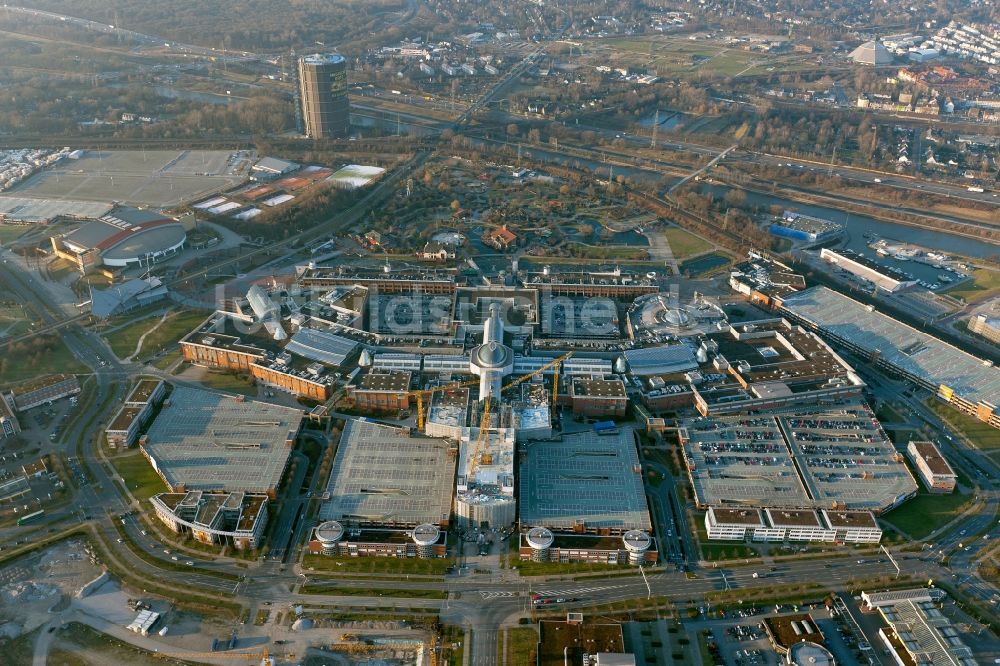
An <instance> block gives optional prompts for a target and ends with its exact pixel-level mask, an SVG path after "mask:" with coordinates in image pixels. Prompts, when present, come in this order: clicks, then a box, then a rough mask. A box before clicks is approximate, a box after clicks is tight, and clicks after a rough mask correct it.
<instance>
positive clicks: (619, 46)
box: [593, 37, 809, 76]
mask: <svg viewBox="0 0 1000 666" xmlns="http://www.w3.org/2000/svg"><path fill="white" fill-rule="evenodd" d="M593 44H595V45H596V46H597V48H598V49H600V50H601V51H603V52H604V54H605V56H606V57H607V55H610V56H611V58H612V59H613V60H616V61H617V60H621V61H623V62H626V63H629V64H632V65H636V66H640V65H641V66H643V67H647V68H649V69H650V70H651V71H655V72H656V73H657V74H659V75H661V76H667V75H673V76H676V75H681V74H684V73H691V74H695V73H697V74H709V75H716V76H741V75H744V74H762V73H764V72H769V71H775V72H779V71H794V70H801V69H804V68H807V67H808V66H809V63H808V62H806V61H807V60H809V58H808V57H803V56H801V55H797V56H775V55H768V54H764V53H754V52H751V51H744V50H743V49H741V48H740V47H739V46H728V45H725V44H719V43H713V42H708V41H702V40H699V41H692V40H690V39H687V38H675V37H652V38H650V37H642V38H629V37H626V38H620V37H617V38H611V39H605V40H597V41H595V42H593ZM609 52H610V53H609Z"/></svg>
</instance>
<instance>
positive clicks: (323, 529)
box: [316, 520, 344, 555]
mask: <svg viewBox="0 0 1000 666" xmlns="http://www.w3.org/2000/svg"><path fill="white" fill-rule="evenodd" d="M343 537H344V526H343V525H341V524H340V523H338V522H337V521H336V520H328V521H326V522H325V523H320V525H319V526H318V527H317V528H316V540H317V541H319V543H320V545H321V546H323V554H324V555H336V554H337V544H338V543H340V540H341V539H342V538H343Z"/></svg>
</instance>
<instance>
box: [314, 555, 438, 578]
mask: <svg viewBox="0 0 1000 666" xmlns="http://www.w3.org/2000/svg"><path fill="white" fill-rule="evenodd" d="M453 564H455V560H453V559H452V558H450V557H447V558H446V557H442V558H435V559H432V560H419V559H410V558H407V559H399V558H395V557H328V556H326V555H306V556H305V558H304V559H303V560H302V568H303V569H304V570H306V571H309V570H312V569H315V570H316V571H317V572H319V571H330V572H343V573H347V572H351V573H377V574H414V575H420V574H425V575H434V576H443V575H444V574H445V571H446V570H447V569H448V567H450V566H451V565H453Z"/></svg>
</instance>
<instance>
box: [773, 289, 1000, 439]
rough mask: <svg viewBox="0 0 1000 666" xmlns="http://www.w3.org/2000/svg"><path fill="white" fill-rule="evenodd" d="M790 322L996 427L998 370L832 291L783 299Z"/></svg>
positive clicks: (808, 291) (999, 393)
mask: <svg viewBox="0 0 1000 666" xmlns="http://www.w3.org/2000/svg"><path fill="white" fill-rule="evenodd" d="M781 309H782V311H783V312H785V313H786V314H788V315H789V316H790V317H791V318H792V319H795V320H796V321H799V322H801V323H803V324H805V325H806V326H809V327H811V328H813V329H815V330H817V331H818V332H820V333H821V334H823V335H826V336H828V337H830V338H831V339H833V340H834V341H836V342H839V343H841V344H843V345H845V346H846V347H848V348H851V349H852V350H854V351H856V352H858V353H860V354H863V355H865V356H866V357H867V358H869V359H871V361H872V362H873V363H876V364H879V365H884V366H887V367H889V368H891V369H892V370H893V371H895V372H898V373H899V374H902V375H903V376H905V377H907V378H908V379H910V380H911V381H913V382H915V383H917V384H919V385H921V386H923V387H925V388H927V389H929V390H931V391H934V392H935V393H936V394H937V395H938V396H939V397H940V398H942V399H943V400H946V401H948V402H950V403H952V404H953V405H954V406H955V407H956V408H958V409H960V410H961V411H963V412H966V413H967V414H969V415H971V416H974V417H976V418H979V419H980V420H982V421H986V422H988V423H990V425H993V426H994V427H998V428H1000V414H998V413H997V408H996V406H997V403H998V401H1000V369H998V368H996V367H993V365H992V363H989V362H988V361H984V360H982V359H980V358H977V357H975V356H973V355H972V354H969V353H967V352H964V351H962V350H961V349H958V348H957V347H953V346H952V345H949V344H947V343H946V342H943V341H942V340H939V339H938V338H935V337H933V336H931V335H928V334H926V333H923V332H921V331H918V330H916V329H915V328H912V327H910V326H907V325H906V324H904V323H902V322H899V321H897V320H895V319H893V318H892V317H890V316H888V315H884V314H882V313H881V312H879V311H878V310H875V309H874V308H871V307H869V306H867V305H865V304H864V303H859V302H858V301H855V300H854V299H852V298H848V297H847V296H844V295H843V294H840V293H838V292H836V291H833V290H832V289H828V288H826V287H812V288H811V289H806V290H805V291H800V292H798V293H796V294H790V295H788V296H785V297H783V298H782V300H781Z"/></svg>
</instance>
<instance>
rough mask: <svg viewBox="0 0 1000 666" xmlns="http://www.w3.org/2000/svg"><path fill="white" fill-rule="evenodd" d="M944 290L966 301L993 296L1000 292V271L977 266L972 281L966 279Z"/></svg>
mask: <svg viewBox="0 0 1000 666" xmlns="http://www.w3.org/2000/svg"><path fill="white" fill-rule="evenodd" d="M942 292H943V293H946V294H948V295H949V296H954V297H955V298H961V299H962V300H964V301H971V300H976V301H981V300H986V299H987V298H992V297H993V296H996V295H997V294H1000V271H994V270H990V269H989V268H977V269H976V270H974V271H972V281H971V282H970V281H965V282H963V283H961V284H958V285H955V286H954V287H951V288H950V289H943V290H942Z"/></svg>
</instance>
